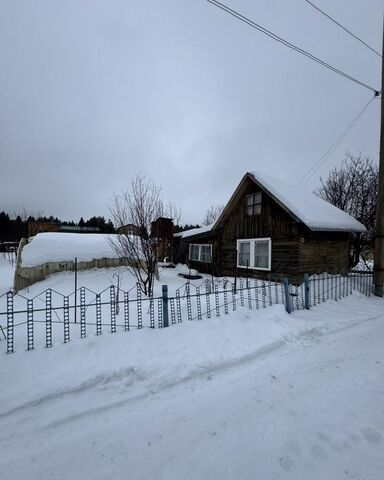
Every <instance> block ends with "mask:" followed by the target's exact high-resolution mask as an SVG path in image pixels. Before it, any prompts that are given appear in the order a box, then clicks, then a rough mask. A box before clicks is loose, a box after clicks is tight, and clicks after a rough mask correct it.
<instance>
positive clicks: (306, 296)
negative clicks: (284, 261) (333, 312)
mask: <svg viewBox="0 0 384 480" xmlns="http://www.w3.org/2000/svg"><path fill="white" fill-rule="evenodd" d="M304 305H305V309H306V310H309V279H308V274H307V273H306V274H305V275H304Z"/></svg>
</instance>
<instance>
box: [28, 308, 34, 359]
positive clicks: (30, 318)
mask: <svg viewBox="0 0 384 480" xmlns="http://www.w3.org/2000/svg"><path fill="white" fill-rule="evenodd" d="M33 347H34V340H33V300H27V350H33Z"/></svg>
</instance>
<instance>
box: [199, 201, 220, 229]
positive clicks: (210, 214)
mask: <svg viewBox="0 0 384 480" xmlns="http://www.w3.org/2000/svg"><path fill="white" fill-rule="evenodd" d="M223 210H224V205H211V206H210V207H209V208H208V210H207V212H206V214H205V217H204V220H203V222H202V223H203V225H210V224H211V223H214V222H215V221H216V220H217V219H218V218H219V217H220V215H221V213H222V211H223Z"/></svg>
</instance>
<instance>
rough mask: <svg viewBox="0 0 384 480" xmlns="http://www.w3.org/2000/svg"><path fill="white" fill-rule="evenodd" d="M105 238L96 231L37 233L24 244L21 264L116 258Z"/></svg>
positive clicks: (25, 265)
mask: <svg viewBox="0 0 384 480" xmlns="http://www.w3.org/2000/svg"><path fill="white" fill-rule="evenodd" d="M107 238H108V235H101V234H97V233H60V232H46V233H39V234H37V235H36V236H34V237H32V238H30V239H29V242H28V243H27V244H26V245H25V246H24V248H23V250H22V254H21V266H22V267H35V266H37V265H43V264H44V263H47V262H65V261H71V260H74V259H75V257H77V260H78V261H79V262H89V261H92V260H94V259H99V258H117V255H116V253H115V252H114V250H113V249H112V247H111V245H110V244H109V243H108V240H107Z"/></svg>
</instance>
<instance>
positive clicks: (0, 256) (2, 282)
mask: <svg viewBox="0 0 384 480" xmlns="http://www.w3.org/2000/svg"><path fill="white" fill-rule="evenodd" d="M11 258H12V257H10V256H9V254H8V253H3V252H0V295H1V294H3V293H4V292H7V291H8V290H10V289H11V288H12V286H13V277H14V274H15V264H14V262H12V260H11Z"/></svg>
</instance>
